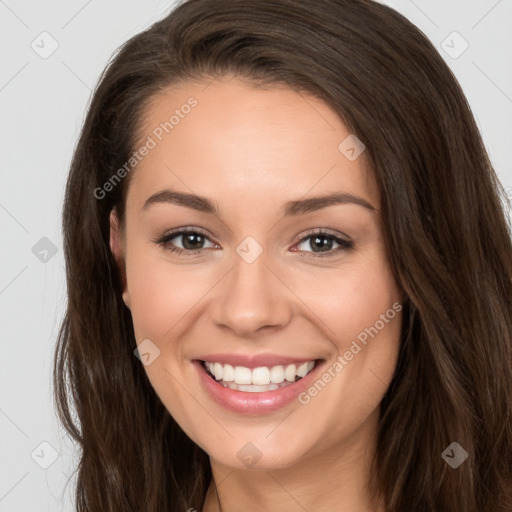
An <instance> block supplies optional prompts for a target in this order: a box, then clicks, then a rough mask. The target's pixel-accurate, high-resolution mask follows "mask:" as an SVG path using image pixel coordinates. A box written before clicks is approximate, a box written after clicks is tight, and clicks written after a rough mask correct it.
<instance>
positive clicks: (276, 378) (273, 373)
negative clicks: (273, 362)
mask: <svg viewBox="0 0 512 512" xmlns="http://www.w3.org/2000/svg"><path fill="white" fill-rule="evenodd" d="M283 380H284V368H283V366H282V365H280V364H279V365H277V366H272V368H271V369H270V382H273V383H274V384H280V383H281V382H283Z"/></svg>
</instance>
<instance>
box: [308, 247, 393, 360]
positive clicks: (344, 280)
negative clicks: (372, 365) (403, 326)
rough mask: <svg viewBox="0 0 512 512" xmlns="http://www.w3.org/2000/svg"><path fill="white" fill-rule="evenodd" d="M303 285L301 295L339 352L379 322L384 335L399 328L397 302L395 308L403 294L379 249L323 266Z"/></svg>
mask: <svg viewBox="0 0 512 512" xmlns="http://www.w3.org/2000/svg"><path fill="white" fill-rule="evenodd" d="M313 282H314V286H311V285H312V283H313ZM301 286H303V288H302V290H301V291H300V292H298V295H299V296H301V297H306V298H307V300H306V302H307V305H308V307H309V308H310V309H311V310H312V311H314V312H315V313H316V314H317V315H318V318H320V319H321V320H322V323H323V324H324V325H325V334H326V336H327V337H328V338H329V339H331V340H333V342H335V343H336V345H337V348H338V351H339V352H340V353H343V352H345V351H346V350H349V348H350V345H351V342H352V340H355V339H357V338H358V336H359V339H361V340H363V341H364V338H365V334H364V333H367V331H366V329H371V327H372V326H375V324H376V323H377V330H378V331H382V332H381V333H380V332H379V334H382V336H383V337H384V333H386V335H385V336H388V335H391V334H392V333H391V330H393V335H395V334H396V332H397V328H398V331H399V330H400V319H398V320H397V316H398V313H397V312H396V309H397V308H396V306H395V309H393V304H394V303H395V302H399V300H400V295H399V292H398V288H397V285H396V281H395V278H394V276H393V275H392V273H391V270H390V268H389V266H388V265H387V263H386V259H385V258H384V256H383V254H382V251H380V250H378V249H375V250H374V251H368V252H367V253H365V254H364V255H361V257H358V258H355V257H354V259H353V260H352V261H350V262H349V261H347V262H346V264H341V265H340V266H339V268H337V269H332V270H326V269H321V271H318V272H316V274H314V277H313V275H312V276H311V277H310V278H309V279H308V281H303V284H302V285H301ZM305 286H307V288H306V287H305ZM381 315H384V317H385V318H384V320H381V318H382V317H381ZM383 322H384V323H383ZM317 324H318V322H317ZM391 327H392V328H391ZM373 332H374V331H373Z"/></svg>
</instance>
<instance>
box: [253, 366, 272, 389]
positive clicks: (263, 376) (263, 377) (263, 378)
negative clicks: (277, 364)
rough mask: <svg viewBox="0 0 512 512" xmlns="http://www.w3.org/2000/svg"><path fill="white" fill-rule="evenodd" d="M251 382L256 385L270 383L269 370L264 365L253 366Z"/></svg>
mask: <svg viewBox="0 0 512 512" xmlns="http://www.w3.org/2000/svg"><path fill="white" fill-rule="evenodd" d="M252 383H253V384H256V385H257V386H265V385H267V384H270V370H269V369H268V368H267V367H265V366H260V367H259V368H254V369H253V371H252Z"/></svg>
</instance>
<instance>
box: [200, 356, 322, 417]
mask: <svg viewBox="0 0 512 512" xmlns="http://www.w3.org/2000/svg"><path fill="white" fill-rule="evenodd" d="M231 362H233V363H234V361H231ZM280 362H281V361H280ZM325 363H326V361H325V360H324V359H311V360H309V361H308V360H305V359H303V360H301V361H298V362H296V363H290V364H287V363H284V364H276V365H272V366H259V365H258V366H256V365H254V364H251V363H249V366H252V368H249V366H240V365H237V364H227V363H220V362H217V361H205V360H201V359H195V360H193V361H192V364H193V366H194V367H195V369H196V371H197V373H198V376H199V381H200V386H201V388H202V390H203V392H205V393H206V395H207V396H208V398H209V399H211V400H213V402H214V403H216V404H217V405H220V406H221V407H222V408H223V409H227V410H229V411H231V412H235V413H237V414H243V415H254V416H256V415H258V416H260V415H262V414H267V413H271V412H274V411H277V410H280V409H282V408H284V407H286V406H287V405H290V404H291V403H293V402H294V401H297V398H298V396H299V395H300V393H302V392H304V391H305V390H306V389H308V387H309V386H311V385H312V383H313V382H315V380H316V379H317V377H318V375H319V373H320V372H321V368H322V367H323V366H324V365H325ZM260 364H261V363H260Z"/></svg>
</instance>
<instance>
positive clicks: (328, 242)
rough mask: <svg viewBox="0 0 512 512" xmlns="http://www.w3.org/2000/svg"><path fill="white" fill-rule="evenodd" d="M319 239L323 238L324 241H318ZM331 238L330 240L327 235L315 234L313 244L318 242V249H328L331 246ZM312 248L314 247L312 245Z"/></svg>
mask: <svg viewBox="0 0 512 512" xmlns="http://www.w3.org/2000/svg"><path fill="white" fill-rule="evenodd" d="M319 240H323V241H324V242H325V243H321V242H319ZM332 242H333V241H332V240H330V239H329V238H328V237H326V236H317V237H315V239H314V244H315V245H316V244H318V246H319V248H320V250H326V251H328V250H329V249H331V248H332V247H331V246H332ZM312 247H313V246H312ZM313 248H314V247H313Z"/></svg>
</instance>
